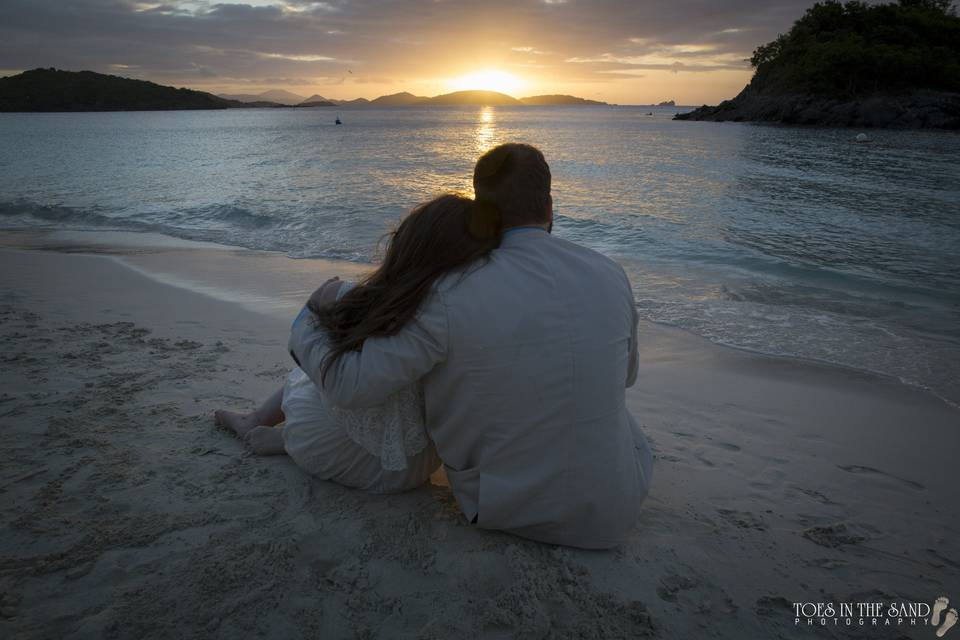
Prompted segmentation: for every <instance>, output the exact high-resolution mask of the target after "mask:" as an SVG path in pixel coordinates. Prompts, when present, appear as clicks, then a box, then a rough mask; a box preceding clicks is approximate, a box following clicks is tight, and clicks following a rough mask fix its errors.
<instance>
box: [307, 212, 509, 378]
mask: <svg viewBox="0 0 960 640" xmlns="http://www.w3.org/2000/svg"><path fill="white" fill-rule="evenodd" d="M491 207H492V205H489V204H485V203H477V202H475V201H473V200H471V199H469V198H464V197H461V196H457V195H443V196H440V197H438V198H435V199H433V200H431V201H430V202H426V203H424V204H421V205H420V206H418V207H416V208H414V209H413V210H412V211H411V212H410V213H409V214H408V215H407V216H406V217H405V218H404V219H403V221H401V222H400V225H399V226H398V227H397V229H396V230H395V231H393V232H391V233H389V234H387V236H386V237H387V238H388V245H387V250H386V254H385V255H384V259H383V262H382V263H381V264H380V266H379V267H378V268H377V269H376V270H375V271H374V272H373V273H371V274H370V275H369V276H367V277H365V278H364V279H362V280H361V281H360V282H358V283H357V285H356V286H355V287H354V288H353V289H351V290H349V291H347V292H346V293H345V294H344V295H343V297H342V298H340V300H338V301H337V302H335V303H333V304H329V305H326V306H324V307H322V308H311V311H312V312H313V313H314V314H315V315H316V316H317V322H318V324H319V325H320V326H322V327H324V328H325V329H326V330H327V333H328V336H329V340H330V350H329V351H328V352H327V355H326V356H325V357H324V360H323V364H322V367H321V372H322V373H321V380H324V379H326V375H327V371H329V370H330V367H331V366H333V364H334V363H335V362H336V361H337V359H339V358H340V357H341V356H342V355H343V354H345V353H347V352H348V351H359V350H360V349H361V348H362V347H363V343H364V341H365V340H366V339H367V338H371V337H373V336H389V335H394V334H396V333H398V332H399V331H400V329H402V328H403V327H404V326H405V325H406V324H407V323H408V322H410V321H411V320H412V319H413V317H414V316H415V315H416V313H417V310H418V309H419V308H420V305H421V304H422V303H423V301H424V300H425V299H426V298H427V296H428V294H429V293H430V291H431V288H432V286H433V284H434V283H435V282H436V281H437V280H438V279H440V278H441V277H443V276H445V275H447V274H450V273H454V272H456V271H458V270H464V269H465V268H466V267H468V266H469V265H470V264H472V263H473V262H475V261H477V260H479V259H481V258H486V257H487V256H488V254H489V253H490V251H491V250H493V249H494V248H496V247H497V246H498V245H499V244H500V230H501V229H500V216H499V214H498V212H497V211H496V210H494V209H492V208H491Z"/></svg>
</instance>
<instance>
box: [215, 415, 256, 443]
mask: <svg viewBox="0 0 960 640" xmlns="http://www.w3.org/2000/svg"><path fill="white" fill-rule="evenodd" d="M213 418H214V420H216V422H217V426H219V427H223V428H224V429H230V430H231V431H233V432H234V433H235V434H237V437H238V438H240V439H241V440H242V439H244V438H246V437H247V434H248V433H250V430H251V429H253V428H254V427H256V426H257V416H256V413H247V414H241V413H234V412H233V411H226V410H224V409H220V410H218V411H214V413H213Z"/></svg>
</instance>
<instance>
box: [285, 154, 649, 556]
mask: <svg viewBox="0 0 960 640" xmlns="http://www.w3.org/2000/svg"><path fill="white" fill-rule="evenodd" d="M474 189H475V191H476V197H477V200H478V201H479V200H484V201H486V202H489V203H494V204H496V205H497V207H498V208H499V210H500V214H501V216H502V226H503V237H502V241H501V244H500V246H499V248H497V249H495V250H494V251H493V252H492V253H491V254H490V259H489V261H487V262H485V263H481V264H477V265H476V266H475V268H473V269H471V270H470V271H468V273H467V274H466V275H464V276H460V275H458V276H456V277H449V278H447V279H446V280H444V281H442V282H441V283H440V284H439V285H438V286H436V287H435V290H434V292H433V294H432V295H431V296H430V297H429V298H428V299H427V301H426V302H425V303H424V304H423V305H422V307H421V309H420V310H419V312H418V315H417V317H416V319H415V320H413V321H412V322H410V323H408V324H407V326H405V327H404V328H403V329H401V330H400V332H399V333H397V334H396V335H393V336H388V337H373V338H369V339H367V340H366V342H365V343H364V344H363V348H362V350H361V351H359V352H349V353H347V354H345V355H343V356H342V357H340V358H339V359H338V360H337V361H336V362H335V364H334V365H333V366H332V367H331V368H330V370H329V371H328V372H327V375H326V378H325V380H324V382H323V383H322V388H321V391H322V393H323V396H324V398H326V399H327V400H328V401H329V402H331V403H333V404H335V405H338V406H341V407H344V408H362V407H368V406H374V405H376V404H378V403H380V402H382V401H383V400H384V399H385V398H386V397H387V396H389V395H390V394H391V393H393V392H395V391H397V390H398V389H400V388H402V387H404V386H407V385H409V384H412V383H414V382H416V381H417V380H421V381H422V384H423V390H424V396H425V403H426V427H427V431H428V432H429V434H430V437H431V438H432V439H433V441H434V443H435V444H436V447H437V451H438V452H439V454H440V457H441V459H442V460H443V462H444V466H445V469H446V472H447V477H448V478H449V481H450V486H451V488H452V490H453V493H454V495H455V496H456V499H457V502H458V503H459V505H460V507H461V509H462V510H463V513H464V515H466V517H467V519H468V520H469V521H470V522H473V523H476V524H477V526H479V527H482V528H486V529H499V530H504V531H509V532H512V533H515V534H517V535H520V536H524V537H527V538H532V539H535V540H541V541H544V542H550V543H556V544H563V545H570V546H575V547H585V548H607V547H612V546H615V545H617V544H620V543H621V542H623V541H624V539H625V538H626V537H627V535H628V534H629V532H630V531H631V530H632V528H633V527H634V526H635V524H636V521H637V517H638V514H639V510H640V503H641V502H642V501H643V499H644V497H645V496H646V494H647V491H648V488H649V484H650V477H651V470H652V456H651V453H650V449H649V446H648V445H647V441H646V438H645V437H644V435H643V433H642V432H641V431H640V429H639V427H638V425H637V423H636V421H635V420H634V418H633V416H631V415H630V412H629V411H628V410H627V407H626V404H625V388H626V387H629V386H631V385H633V383H634V381H635V380H636V377H637V314H636V309H635V306H634V301H633V294H632V291H631V287H630V282H629V281H628V279H627V277H626V275H625V274H624V272H623V269H622V268H621V267H620V266H619V265H618V264H616V263H615V262H613V261H612V260H610V259H608V258H606V257H604V256H602V255H600V254H599V253H596V252H594V251H592V250H590V249H586V248H584V247H581V246H578V245H576V244H573V243H571V242H567V241H565V240H561V239H559V238H556V237H555V236H553V235H551V234H550V230H551V228H552V220H553V203H552V200H551V197H550V169H549V167H548V166H547V163H546V161H545V160H544V158H543V155H542V154H541V153H540V151H538V150H537V149H535V148H534V147H531V146H528V145H522V144H507V145H502V146H500V147H497V148H496V149H493V150H491V151H489V152H488V153H486V154H484V156H483V157H482V158H481V159H480V160H479V161H478V162H477V167H476V169H475V171H474ZM318 344H321V343H319V342H318ZM298 355H299V356H300V360H301V366H302V367H303V369H304V370H305V371H307V372H308V373H309V372H311V371H317V370H318V369H319V367H320V361H321V359H322V356H323V350H322V348H317V349H315V350H312V351H311V350H310V349H304V350H303V351H301V353H299V354H298ZM310 377H311V378H313V379H314V380H318V379H319V376H317V377H315V376H314V375H311V376H310Z"/></svg>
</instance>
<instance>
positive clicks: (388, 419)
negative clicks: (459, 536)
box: [282, 283, 440, 493]
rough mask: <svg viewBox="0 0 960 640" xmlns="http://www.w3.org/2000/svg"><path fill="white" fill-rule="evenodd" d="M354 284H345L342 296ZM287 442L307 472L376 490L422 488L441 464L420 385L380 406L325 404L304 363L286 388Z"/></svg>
mask: <svg viewBox="0 0 960 640" xmlns="http://www.w3.org/2000/svg"><path fill="white" fill-rule="evenodd" d="M349 287H350V285H348V284H347V283H344V284H343V285H341V287H340V291H339V292H338V296H337V297H338V299H339V297H340V296H342V295H343V294H344V293H345V292H346V291H347V289H348V288H349ZM282 407H283V414H284V416H285V421H284V429H283V441H284V448H285V449H286V451H287V454H288V455H289V456H290V457H291V458H292V459H293V461H294V462H296V463H297V465H298V466H299V467H301V468H302V469H303V470H304V471H306V472H307V473H309V474H311V475H314V476H316V477H318V478H322V479H324V480H331V481H333V482H336V483H338V484H342V485H345V486H348V487H353V488H356V489H362V490H364V491H369V492H371V493H395V492H398V491H406V490H408V489H413V488H414V487H418V486H420V485H421V484H423V483H424V482H426V481H427V479H428V478H429V477H430V474H431V473H433V472H434V471H436V469H437V468H438V467H439V466H440V458H439V457H438V456H437V452H436V449H435V448H434V446H433V443H432V442H431V441H430V438H429V437H428V436H427V431H426V427H425V421H424V402H423V391H422V389H421V388H420V385H419V384H416V385H412V386H410V387H406V388H404V389H401V390H400V391H398V392H396V393H394V394H393V395H392V396H390V397H389V398H387V400H386V401H384V402H383V404H380V405H378V406H376V407H371V408H367V409H359V410H346V409H340V408H337V407H334V406H332V405H328V404H327V403H326V402H324V400H323V397H322V396H321V394H320V391H319V389H318V388H317V387H316V385H314V383H313V381H312V380H310V378H309V377H308V376H307V374H306V373H304V372H303V371H302V370H301V369H300V368H299V367H298V368H295V369H294V370H293V371H292V372H291V373H290V376H289V377H288V378H287V383H286V385H285V386H284V388H283V404H282Z"/></svg>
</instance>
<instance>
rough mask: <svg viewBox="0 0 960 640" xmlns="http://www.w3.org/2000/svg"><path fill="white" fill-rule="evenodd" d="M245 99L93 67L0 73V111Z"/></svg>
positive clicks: (148, 107) (213, 104) (203, 105)
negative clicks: (139, 78)
mask: <svg viewBox="0 0 960 640" xmlns="http://www.w3.org/2000/svg"><path fill="white" fill-rule="evenodd" d="M249 106H254V105H248V104H247V103H244V102H238V101H235V100H228V99H225V98H220V97H218V96H215V95H212V94H209V93H204V92H203V91H194V90H192V89H175V88H173V87H165V86H163V85H159V84H155V83H153V82H146V81H144V80H130V79H128V78H121V77H119V76H109V75H104V74H102V73H94V72H93V71H59V70H57V69H33V70H32V71H24V72H23V73H21V74H18V75H15V76H7V77H5V78H0V111H7V112H9V111H154V110H168V109H229V108H231V107H249Z"/></svg>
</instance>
